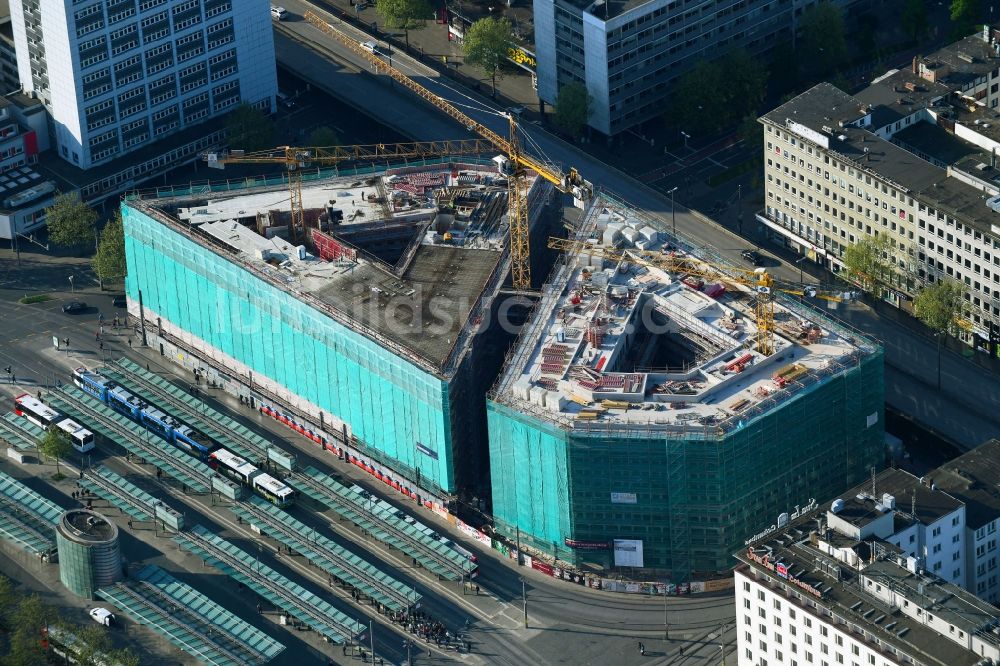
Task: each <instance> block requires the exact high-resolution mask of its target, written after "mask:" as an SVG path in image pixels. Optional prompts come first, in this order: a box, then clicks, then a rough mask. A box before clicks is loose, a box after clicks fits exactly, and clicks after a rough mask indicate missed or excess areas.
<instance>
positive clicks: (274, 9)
mask: <svg viewBox="0 0 1000 666" xmlns="http://www.w3.org/2000/svg"><path fill="white" fill-rule="evenodd" d="M271 18H273V19H277V20H279V21H284V20H285V19H286V18H288V10H287V9H285V8H284V7H279V6H278V5H271Z"/></svg>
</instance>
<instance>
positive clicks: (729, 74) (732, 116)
mask: <svg viewBox="0 0 1000 666" xmlns="http://www.w3.org/2000/svg"><path fill="white" fill-rule="evenodd" d="M719 64H720V65H721V66H722V69H723V76H724V77H726V78H727V79H728V81H729V85H728V87H727V88H726V90H725V91H724V92H725V95H726V98H725V100H724V101H723V104H724V105H725V107H726V118H727V120H728V122H727V123H726V125H729V124H731V123H733V122H735V121H737V120H739V119H740V118H742V117H743V116H744V115H746V114H748V113H750V114H756V112H757V110H758V107H760V104H761V102H763V101H764V94H765V93H766V92H767V67H765V66H764V64H763V63H762V62H761V60H760V59H759V58H755V57H753V56H751V55H750V54H749V53H747V52H746V51H744V50H743V49H735V50H732V51H730V52H729V53H727V54H726V55H724V56H723V57H722V60H721V61H720V63H719Z"/></svg>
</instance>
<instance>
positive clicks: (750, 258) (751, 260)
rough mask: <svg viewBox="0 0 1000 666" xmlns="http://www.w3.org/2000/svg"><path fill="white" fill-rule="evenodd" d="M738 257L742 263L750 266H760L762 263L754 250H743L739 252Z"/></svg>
mask: <svg viewBox="0 0 1000 666" xmlns="http://www.w3.org/2000/svg"><path fill="white" fill-rule="evenodd" d="M740 256H741V257H743V261H745V262H747V263H748V264H750V265H752V266H760V265H762V264H763V263H764V260H763V258H762V257H761V256H760V254H759V253H758V252H756V251H754V250H743V251H742V252H740Z"/></svg>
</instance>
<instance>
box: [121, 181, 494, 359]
mask: <svg viewBox="0 0 1000 666" xmlns="http://www.w3.org/2000/svg"><path fill="white" fill-rule="evenodd" d="M302 200H303V204H304V210H305V211H306V219H307V221H308V225H309V226H310V227H314V226H319V227H322V228H323V229H324V231H323V232H322V234H320V235H314V236H315V237H314V238H313V240H312V241H310V242H307V241H305V240H304V239H301V240H302V242H303V243H305V244H304V245H301V246H299V245H297V244H293V243H291V242H289V241H288V240H286V239H285V236H287V229H288V218H289V210H290V207H289V194H288V191H287V189H286V188H285V187H284V186H278V187H259V188H253V189H251V190H247V191H245V192H240V193H236V194H228V195H220V196H213V197H211V198H202V199H169V200H168V199H151V200H149V201H141V200H140V201H137V202H134V205H135V206H136V207H138V208H139V209H143V208H146V209H155V210H157V211H159V212H161V213H164V214H166V215H167V216H169V219H170V220H171V221H172V222H173V223H174V224H182V225H184V226H185V227H188V228H189V229H194V230H200V232H201V234H202V235H204V236H208V237H211V238H212V239H214V240H215V241H217V242H218V243H221V244H223V245H225V246H227V247H228V248H230V250H232V254H231V255H227V258H230V259H234V260H236V261H238V262H241V263H244V264H246V265H249V266H252V267H253V268H254V270H255V271H256V272H258V273H259V274H262V276H263V277H266V278H267V279H269V280H271V281H272V282H274V283H276V284H277V285H279V286H280V287H281V288H283V289H286V290H288V291H291V292H293V293H296V294H298V295H299V296H300V297H305V298H307V299H308V300H309V301H310V302H311V303H312V304H314V305H315V306H319V307H320V309H325V310H326V311H327V312H332V313H336V315H337V316H338V317H343V318H346V320H347V322H348V323H349V325H351V326H353V327H354V328H356V329H357V330H359V331H360V332H362V333H363V334H366V335H369V337H372V338H373V339H375V340H376V341H378V342H380V343H383V342H388V343H390V344H391V346H393V347H394V348H396V349H401V350H403V351H404V352H405V353H406V354H407V355H408V356H411V355H412V356H413V357H414V359H415V360H419V361H420V362H422V363H424V364H426V365H429V366H430V367H431V369H432V371H433V372H435V373H438V374H444V375H447V374H449V373H450V372H451V371H452V370H453V369H454V368H453V366H454V364H453V363H451V360H453V359H455V358H456V354H458V355H459V357H460V355H461V353H462V351H461V349H462V347H461V346H460V343H461V344H463V345H464V344H465V343H466V341H467V340H468V339H469V331H470V330H472V329H474V328H475V326H476V325H478V321H474V319H477V318H476V317H475V316H474V313H476V312H477V311H478V307H479V306H480V302H481V299H482V298H484V296H485V294H486V292H487V291H489V292H490V294H489V295H492V294H493V292H495V291H496V290H498V289H499V287H500V286H501V283H502V281H503V277H504V274H505V272H506V260H505V255H504V252H503V248H504V246H505V243H506V217H505V213H506V180H505V179H503V178H502V177H500V176H498V175H497V172H496V168H495V166H487V165H485V164H483V165H479V164H468V163H465V162H462V163H460V164H458V165H456V164H441V165H437V166H428V167H420V168H416V167H409V168H405V169H393V170H391V173H390V172H385V173H382V174H375V175H372V176H366V177H356V176H349V177H339V178H329V179H323V180H317V181H307V182H306V183H303V186H302ZM130 205H132V204H130ZM444 205H447V209H448V211H449V212H448V213H447V214H445V213H442V212H439V206H444ZM309 233H310V234H313V232H312V230H311V229H310V232H309ZM196 237H197V234H196ZM348 239H350V240H348ZM355 243H357V244H355ZM386 244H392V245H393V246H394V247H395V248H396V249H397V252H396V254H398V256H399V259H398V261H397V262H396V263H395V264H393V265H390V264H389V263H386V262H385V261H383V260H382V259H379V258H378V256H377V255H378V254H379V253H380V249H379V248H380V247H381V246H382V245H386Z"/></svg>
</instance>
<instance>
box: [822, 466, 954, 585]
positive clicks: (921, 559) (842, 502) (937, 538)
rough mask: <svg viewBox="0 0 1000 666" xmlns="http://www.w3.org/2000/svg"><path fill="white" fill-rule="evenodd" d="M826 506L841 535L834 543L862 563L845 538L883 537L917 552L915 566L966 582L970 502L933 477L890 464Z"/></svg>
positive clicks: (835, 549) (902, 550) (912, 554)
mask: <svg viewBox="0 0 1000 666" xmlns="http://www.w3.org/2000/svg"><path fill="white" fill-rule="evenodd" d="M826 506H828V507H830V510H829V511H828V512H827V515H826V518H825V520H826V525H827V527H828V528H829V529H830V530H832V532H831V536H837V538H835V539H833V540H832V541H831V542H830V544H831V546H830V549H831V553H834V554H835V555H836V556H837V557H839V558H841V559H844V561H848V562H851V563H855V564H856V561H855V560H856V557H855V556H852V555H850V554H849V553H847V549H845V544H850V545H849V548H853V544H856V543H865V542H870V541H872V540H878V541H881V542H885V543H887V544H891V545H892V546H893V548H894V549H896V550H897V552H898V553H899V554H900V556H902V557H909V558H913V559H914V562H915V566H917V567H919V568H921V569H926V570H927V571H929V572H931V573H932V574H934V575H935V576H937V577H939V578H941V579H943V580H946V581H948V582H949V583H952V584H954V585H958V586H959V587H966V584H965V581H966V574H967V573H968V571H967V569H966V567H965V550H966V548H965V537H966V529H965V503H964V502H962V501H961V500H959V499H957V498H955V497H952V496H951V495H950V494H948V493H946V492H945V491H943V490H941V489H940V488H938V487H937V486H936V485H935V483H934V481H933V479H931V478H930V477H924V478H922V479H921V478H917V477H915V476H913V475H912V474H910V473H909V472H904V471H902V470H898V469H887V470H884V471H882V472H880V473H879V474H878V475H876V476H875V477H873V478H872V479H871V480H870V481H868V482H866V483H864V484H862V485H860V486H857V487H855V488H852V489H850V490H848V491H846V492H845V493H843V494H841V495H839V496H838V497H837V498H835V499H834V500H833V501H832V503H829V504H827V505H826ZM845 539H846V540H845ZM849 548H848V549H849Z"/></svg>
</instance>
